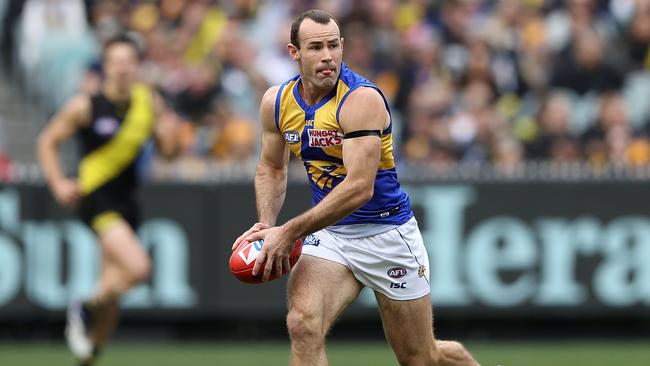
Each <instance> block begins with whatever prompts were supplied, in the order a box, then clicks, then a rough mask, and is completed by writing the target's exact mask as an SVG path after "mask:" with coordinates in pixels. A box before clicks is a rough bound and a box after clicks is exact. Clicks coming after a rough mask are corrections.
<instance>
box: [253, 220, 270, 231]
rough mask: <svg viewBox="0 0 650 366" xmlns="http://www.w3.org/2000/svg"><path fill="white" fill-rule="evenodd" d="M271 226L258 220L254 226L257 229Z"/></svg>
mask: <svg viewBox="0 0 650 366" xmlns="http://www.w3.org/2000/svg"><path fill="white" fill-rule="evenodd" d="M270 227H271V226H269V225H267V224H265V223H263V222H257V223H255V225H253V228H254V229H255V230H256V231H257V230H263V229H268V228H270Z"/></svg>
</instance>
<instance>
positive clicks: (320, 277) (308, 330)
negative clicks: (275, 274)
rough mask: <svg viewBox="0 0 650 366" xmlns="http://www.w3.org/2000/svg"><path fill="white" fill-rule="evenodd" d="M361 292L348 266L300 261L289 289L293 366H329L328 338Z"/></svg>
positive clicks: (319, 260) (306, 257)
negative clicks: (335, 324)
mask: <svg viewBox="0 0 650 366" xmlns="http://www.w3.org/2000/svg"><path fill="white" fill-rule="evenodd" d="M359 291H361V284H360V283H359V282H358V281H357V280H356V279H355V278H354V276H353V275H352V272H350V270H349V269H348V268H347V267H345V266H344V265H342V264H339V263H336V262H333V261H330V260H327V259H322V258H317V257H314V256H311V255H303V256H302V257H301V258H300V260H299V261H298V263H297V264H296V267H295V268H294V269H293V270H292V271H291V276H290V278H289V286H288V305H289V314H288V315H287V328H288V329H289V335H290V337H291V365H292V366H298V365H314V366H322V365H327V364H328V363H327V356H326V355H325V336H326V334H327V332H328V331H329V329H330V328H331V326H332V324H333V323H334V321H335V320H336V318H337V317H338V316H339V315H340V314H341V312H342V311H343V310H344V309H345V308H346V307H347V306H348V305H349V304H350V303H351V302H352V301H353V300H354V299H355V298H356V297H357V296H358V295H359Z"/></svg>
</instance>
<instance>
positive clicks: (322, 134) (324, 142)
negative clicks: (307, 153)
mask: <svg viewBox="0 0 650 366" xmlns="http://www.w3.org/2000/svg"><path fill="white" fill-rule="evenodd" d="M308 136H309V147H328V146H337V145H341V144H342V143H343V137H342V135H341V133H340V132H339V130H314V129H311V130H308Z"/></svg>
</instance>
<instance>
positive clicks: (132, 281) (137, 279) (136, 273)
mask: <svg viewBox="0 0 650 366" xmlns="http://www.w3.org/2000/svg"><path fill="white" fill-rule="evenodd" d="M150 274H151V259H149V256H148V255H146V254H144V255H142V256H140V258H138V259H137V260H134V261H133V263H131V265H130V267H129V269H128V273H127V278H128V280H127V282H128V283H129V285H130V286H135V285H137V284H139V283H141V282H144V281H146V280H148V279H149V275H150Z"/></svg>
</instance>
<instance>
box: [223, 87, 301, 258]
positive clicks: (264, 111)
mask: <svg viewBox="0 0 650 366" xmlns="http://www.w3.org/2000/svg"><path fill="white" fill-rule="evenodd" d="M278 90H279V87H277V86H274V87H271V88H269V89H268V90H267V91H266V93H264V96H263V97H262V103H261V105H260V120H261V124H262V149H261V150H262V151H261V155H260V162H259V163H258V164H257V170H256V171H255V200H256V203H257V217H258V222H257V223H256V224H255V225H253V227H251V228H250V229H249V230H247V231H246V232H245V233H243V234H242V235H240V236H239V237H238V238H237V239H236V240H235V242H234V243H233V245H232V249H233V250H234V249H235V248H237V246H238V245H239V244H240V243H241V242H242V241H244V240H245V239H246V237H248V236H249V235H250V234H252V233H255V232H258V231H260V230H263V229H267V228H269V227H271V226H273V225H275V221H276V219H277V217H278V213H279V212H280V209H281V208H282V205H283V204H284V197H285V194H286V191H287V170H288V164H289V148H288V147H287V144H286V143H285V142H284V138H283V137H282V134H281V133H280V131H278V128H277V127H276V125H275V100H276V96H277V94H278Z"/></svg>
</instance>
